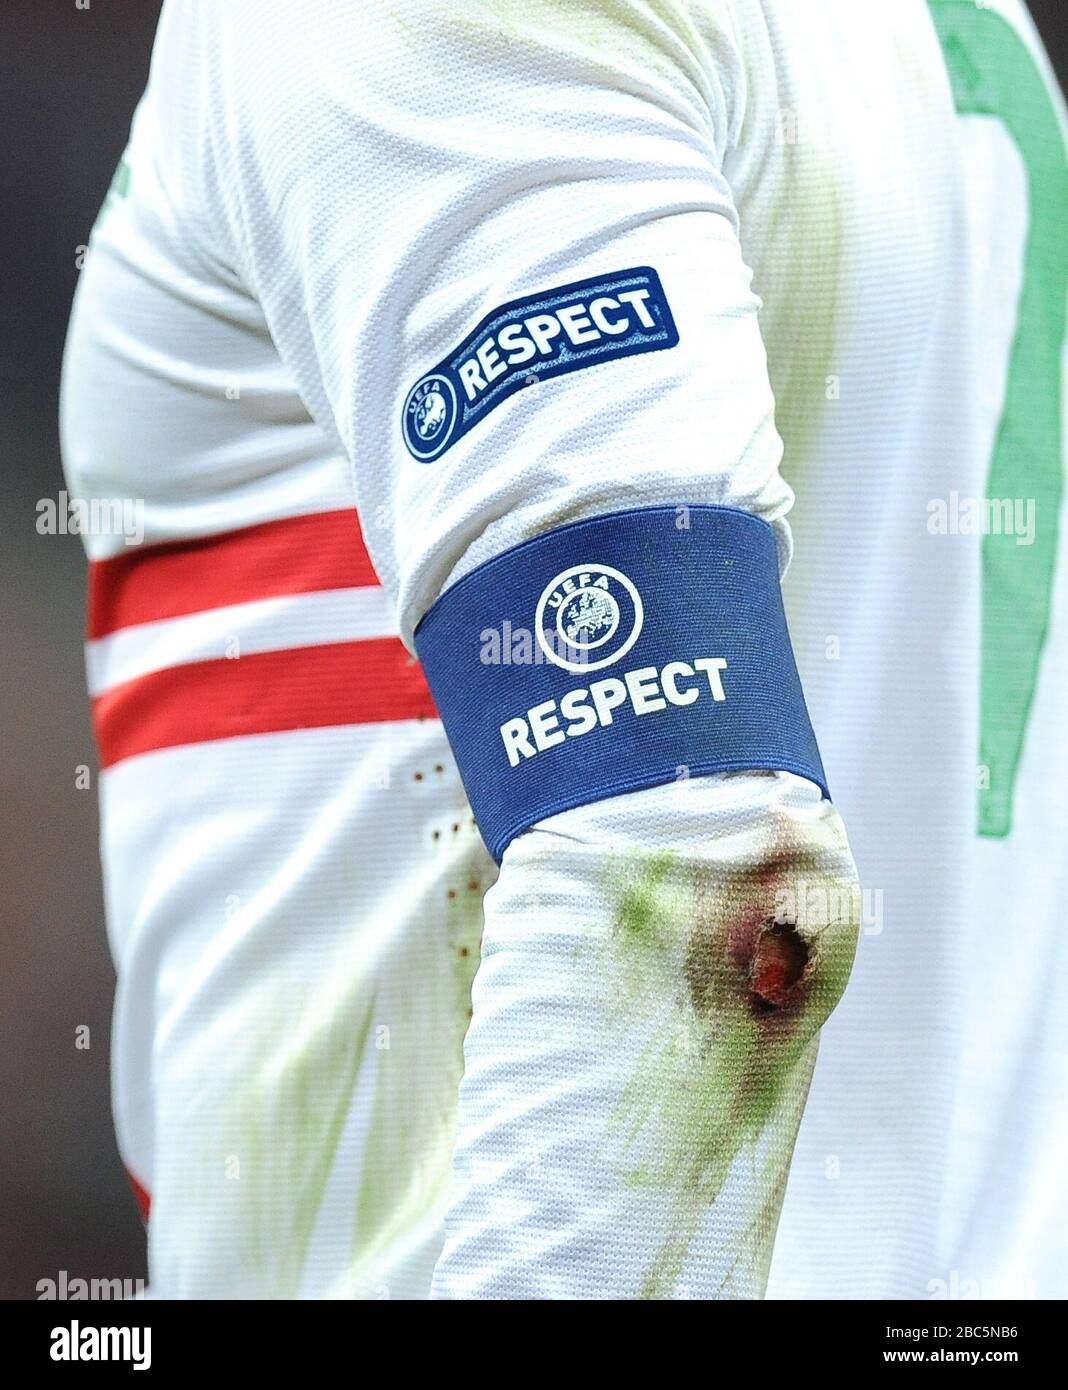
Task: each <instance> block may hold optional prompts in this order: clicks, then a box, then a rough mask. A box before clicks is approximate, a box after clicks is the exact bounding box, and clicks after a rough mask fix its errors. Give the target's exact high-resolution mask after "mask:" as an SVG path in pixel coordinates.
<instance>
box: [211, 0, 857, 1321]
mask: <svg viewBox="0 0 1068 1390" xmlns="http://www.w3.org/2000/svg"><path fill="white" fill-rule="evenodd" d="M203 9H204V14H205V16H206V15H208V14H209V13H210V15H211V16H212V17H211V18H210V20H209V19H206V18H205V19H203V20H202V21H200V22H203V23H204V24H205V25H206V26H207V27H208V28H209V29H210V30H211V33H210V35H209V38H208V39H206V40H205V41H206V42H210V43H211V44H212V45H213V46H215V47H216V48H217V53H218V59H219V71H221V73H222V74H223V76H222V78H221V79H220V91H219V93H218V94H217V96H216V97H215V98H214V101H215V106H214V107H213V110H215V112H216V114H215V115H214V117H213V118H212V120H211V121H210V122H209V123H208V128H207V130H206V135H205V140H206V142H207V143H208V144H210V147H211V155H212V158H213V159H214V160H215V161H216V167H217V168H218V169H219V170H220V171H221V174H220V176H219V179H218V182H217V185H216V186H215V187H213V188H212V189H211V190H209V193H210V196H211V197H213V198H215V199H217V200H218V204H219V206H220V208H221V209H222V210H223V212H224V214H225V216H226V217H227V218H228V219H229V221H230V224H231V225H232V226H233V227H234V229H235V241H236V242H237V243H238V244H239V245H240V247H241V258H242V266H241V269H242V273H243V274H244V275H245V276H246V278H247V279H248V280H249V282H250V283H251V286H252V288H253V290H254V292H255V293H256V295H257V298H259V299H260V301H261V302H262V304H263V305H264V306H265V309H266V312H267V316H268V321H269V324H270V328H271V332H272V335H273V336H274V337H275V340H276V341H277V343H278V344H279V347H280V349H281V351H282V353H283V355H284V356H285V358H286V360H287V363H288V364H289V365H290V367H291V368H292V369H293V370H294V371H295V372H296V374H297V376H298V379H299V382H300V385H301V389H302V392H303V394H304V396H305V398H306V400H307V401H308V402H309V404H310V406H311V408H312V410H313V412H314V413H315V414H316V416H317V418H319V419H320V420H321V422H322V423H323V425H324V428H326V429H328V430H329V431H331V432H333V433H335V434H336V436H337V438H338V439H339V441H340V442H341V444H342V445H343V446H344V448H345V449H346V451H347V452H348V454H349V456H350V458H351V460H352V463H353V467H354V470H355V479H356V488H357V494H358V499H359V504H360V509H361V513H362V516H363V521H364V529H365V533H366V535H367V539H368V542H369V544H370V547H371V550H372V553H373V557H374V560H375V563H376V566H377V568H378V570H379V572H380V574H381V576H382V578H383V581H384V582H385V583H386V585H387V586H388V587H389V589H390V590H391V592H392V594H393V595H394V597H395V600H396V603H397V606H398V611H399V614H400V618H401V626H402V631H403V633H404V634H405V636H406V637H407V639H408V640H409V642H411V643H412V644H413V645H414V647H415V648H416V649H417V650H418V652H419V654H420V656H421V658H422V660H423V662H424V664H425V667H426V670H427V673H428V676H429V679H430V681H431V684H432V687H433V689H434V692H435V696H436V698H437V700H438V703H439V707H440V708H441V711H442V715H443V718H444V720H445V724H446V729H447V732H448V734H449V737H450V740H451V741H452V744H453V747H454V749H455V751H456V755H457V760H458V762H459V765H460V768H461V772H462V774H463V776H464V779H465V784H466V785H467V788H468V792H469V795H470V798H471V801H472V805H473V807H474V810H475V812H476V815H477V816H478V818H479V822H480V826H481V828H482V831H483V834H484V836H485V838H486V840H487V843H488V844H489V845H490V847H491V849H492V850H493V851H494V853H495V854H496V855H497V856H498V858H499V859H500V861H501V873H500V879H499V882H498V884H497V886H496V887H495V888H494V889H493V890H491V892H490V894H489V895H488V897H487V900H486V911H485V937H484V945H483V957H482V964H481V968H480V970H479V972H478V977H477V980H476V983H475V990H474V999H473V1004H474V1016H473V1020H472V1024H471V1028H470V1031H469V1035H468V1038H467V1044H466V1074H465V1078H464V1082H463V1087H462V1092H461V1101H460V1119H459V1133H458V1135H457V1142H456V1194H455V1201H454V1204H453V1207H452V1210H451V1213H450V1216H449V1221H448V1233H447V1243H446V1247H445V1250H444V1253H443V1256H442V1259H441V1262H440V1264H439V1267H438V1270H437V1274H436V1279H435V1293H436V1294H437V1295H438V1296H441V1297H462V1296H498V1295H504V1296H509V1295H512V1296H535V1297H539V1296H612V1295H618V1296H638V1295H645V1296H652V1297H666V1296H672V1295H678V1294H680V1293H681V1294H684V1293H689V1294H691V1295H693V1296H711V1295H715V1294H717V1293H725V1294H745V1295H752V1294H755V1293H759V1292H760V1291H761V1290H762V1289H763V1285H764V1280H765V1277H766V1270H767V1264H768V1260H769V1258H770V1251H771V1242H772V1239H773V1234H774V1229H775V1224H776V1220H777V1216H778V1209H779V1205H780V1202H781V1198H782V1192H783V1188H784V1184H785V1178H786V1173H787V1171H788V1165H789V1159H790V1155H791V1152H792V1147H793V1141H794V1135H795V1132H796V1126H797V1123H798V1120H799V1118H800V1114H801V1110H802V1108H803V1104H804V1098H805V1094H806V1091H807V1086H808V1081H809V1076H810V1073H811V1068H812V1065H813V1061H814V1057H815V1049H816V1040H817V1034H818V1030H819V1027H820V1025H821V1023H822V1022H823V1020H824V1019H825V1018H826V1017H827V1015H828V1013H829V1011H830V1010H831V1008H832V1007H833V1005H834V1003H835V1001H836V1000H837V998H838V996H839V994H840V992H841V990H842V988H843V986H844V983H845V980H846V977H847V975H848V971H849V966H850V962H851V958H852V952H853V945H854V940H855V908H856V902H855V893H854V888H855V876H854V868H853V864H852V859H851V856H850V853H849V848H848V845H847V842H846V838H845V835H844V832H843V829H842V826H841V823H840V821H839V818H838V816H837V814H836V812H835V810H834V808H833V805H832V803H831V802H830V800H829V799H828V797H827V795H826V787H825V779H824V775H823V770H822V768H821V766H820V763H819V756H818V752H817V750H816V745H815V740H814V737H813V734H812V730H811V728H810V726H809V724H808V718H807V714H806V712H805V708H804V701H803V697H802V695H801V692H800V688H799V684H798V680H797V674H796V670H795V668H794V663H793V658H792V654H791V652H790V647H789V640H788V635H787V633H786V629H785V620H784V618H783V616H782V606H781V596H780V593H779V580H780V576H781V573H782V572H783V571H784V570H785V567H786V564H787V562H788V557H789V551H790V534H789V529H788V526H787V522H786V514H787V512H788V510H789V506H790V502H791V494H790V492H789V489H788V488H787V486H786V485H785V483H784V482H783V480H782V478H781V476H780V473H779V467H778V465H779V460H780V455H781V443H780V440H779V438H778V436H777V434H776V430H775V427H774V423H773V402H772V397H771V391H770V388H769V383H768V376H767V370H766V364H765V357H764V352H763V347H762V344H761V339H760V333H759V328H758V323H757V307H758V305H757V300H756V299H755V297H754V295H753V293H752V291H751V288H750V275H749V272H748V270H747V268H746V266H745V264H744V261H743V258H742V255H741V251H740V247H739V239H738V228H737V218H736V213H735V209H734V205H733V201H732V197H731V190H730V186H729V181H728V178H727V176H726V174H725V172H724V171H725V167H726V166H727V165H728V164H729V160H730V156H731V152H732V149H733V148H734V145H735V142H736V141H737V138H738V133H739V129H740V123H741V120H742V116H743V112H744V106H745V81H746V77H745V70H744V66H743V64H742V62H741V58H740V55H739V52H738V49H737V43H736V36H735V34H734V33H733V31H732V29H731V25H730V18H729V6H727V5H725V4H723V5H721V4H719V3H707V4H701V5H697V4H684V3H678V4H675V3H669V4H667V5H662V4H656V5H652V4H643V3H637V2H635V3H623V4H611V5H609V4H598V3H583V4H578V3H568V2H566V0H558V2H556V0H530V2H529V3H525V4H522V5H511V4H502V3H496V2H494V3H490V0H457V3H453V4H450V5H447V6H446V5H441V4H438V3H436V2H435V0H411V2H410V3H404V4H398V5H384V4H383V5H378V4H364V5H360V6H351V7H350V6H339V5H337V4H326V3H322V4H319V3H309V4H306V5H302V6H301V7H299V8H298V7H294V6H292V5H291V4H288V3H282V0H256V3H255V4H252V3H247V4H245V3H235V4H232V5H228V6H226V7H217V9H216V7H210V11H209V7H207V6H205V7H203ZM275 65H276V66H275ZM820 902H822V903H824V904H825V905H826V906H825V908H824V909H822V910H820V909H817V910H815V911H813V910H812V906H811V905H812V904H813V903H820ZM417 1103H418V1098H413V1104H417Z"/></svg>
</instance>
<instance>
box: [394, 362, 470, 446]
mask: <svg viewBox="0 0 1068 1390" xmlns="http://www.w3.org/2000/svg"><path fill="white" fill-rule="evenodd" d="M457 413H458V411H457V403H456V388H455V387H454V386H453V384H452V382H451V381H450V380H449V378H448V377H447V376H444V375H443V374H442V373H441V372H431V373H430V375H429V376H425V377H423V378H422V379H421V380H420V381H417V382H416V384H415V385H414V386H413V387H412V389H411V391H409V393H408V399H407V400H406V401H405V402H404V442H405V444H407V446H408V448H409V450H410V451H411V452H412V453H413V454H414V455H415V457H416V458H417V459H420V460H421V461H422V462H429V461H430V459H435V458H437V456H438V455H439V454H440V453H441V452H442V451H443V450H444V449H446V448H447V447H448V444H449V440H450V439H451V438H452V434H453V430H454V429H455V428H456V418H457Z"/></svg>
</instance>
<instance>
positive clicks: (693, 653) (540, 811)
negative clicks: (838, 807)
mask: <svg viewBox="0 0 1068 1390" xmlns="http://www.w3.org/2000/svg"><path fill="white" fill-rule="evenodd" d="M415 645H416V650H417V652H418V654H419V659H420V661H421V662H422V663H423V668H424V670H425V671H426V675H427V679H428V681H429V682H430V688H431V690H432V692H433V695H434V699H435V701H436V703H437V706H438V710H439V712H440V714H441V718H442V722H443V723H444V725H445V732H446V733H447V734H448V736H449V741H450V743H451V744H452V748H453V752H454V754H455V756H456V761H457V763H458V765H459V768H460V774H461V776H462V778H463V782H464V786H465V788H466V789H467V795H468V798H469V799H470V802H471V807H472V810H473V811H474V813H475V819H476V820H477V822H478V825H479V829H480V830H481V832H482V836H483V838H484V840H485V841H486V844H487V846H488V847H489V849H490V852H491V853H492V854H493V857H494V858H495V859H496V860H497V861H498V862H500V860H501V857H502V856H503V854H504V851H505V849H506V848H507V846H508V844H509V843H510V842H511V841H512V840H513V839H514V838H515V837H516V836H517V835H519V834H521V833H522V832H523V831H524V830H527V829H529V828H530V826H532V825H534V824H536V823H537V822H538V821H541V820H544V819H545V818H546V817H547V816H551V815H554V814H556V813H557V812H558V811H565V810H569V809H571V808H572V807H575V806H582V805H585V804H587V803H588V802H591V801H599V800H601V799H602V798H604V797H609V796H617V795H619V794H620V793H622V792H629V791H637V790H639V789H641V788H643V787H652V786H656V785H658V784H660V783H663V782H671V781H675V780H676V779H677V778H680V777H684V776H691V777H698V776H703V775H706V774H708V773H712V772H736V771H750V770H756V769H770V770H773V771H780V772H793V773H796V774H797V775H798V776H800V777H806V778H808V780H809V781H810V782H814V783H815V784H816V785H817V786H818V787H819V788H820V789H821V791H822V792H823V794H824V796H827V795H828V791H827V784H826V778H825V776H824V772H823V765H822V763H821V761H820V755H819V749H818V748H817V746H816V738H815V735H814V733H813V731H812V724H811V722H810V720H809V716H808V710H807V709H806V707H805V699H804V695H803V693H802V690H801V681H800V678H799V677H798V674H797V667H796V665H795V662H794V656H793V650H792V648H791V646H790V635H789V632H788V630H787V626H786V614H785V612H784V610H783V603H782V592H781V590H780V587H779V567H778V554H777V548H776V544H775V535H774V532H773V531H772V529H771V527H770V526H769V525H768V524H767V523H766V522H764V521H762V520H760V519H759V518H758V517H754V516H751V515H750V514H749V513H747V512H740V511H735V510H733V509H731V508H728V507H678V508H676V507H649V508H642V509H641V510H637V511H627V512H616V513H613V514H612V515H609V516H602V517H596V518H594V519H593V520H590V521H579V522H575V523H574V524H572V525H569V526H563V527H561V528H560V529H559V530H557V531H550V532H549V533H547V534H546V535H543V536H538V537H536V538H535V539H534V540H530V541H525V542H524V543H523V544H522V545H518V546H516V547H515V548H514V549H512V550H509V551H506V552H505V553H504V554H503V555H498V556H496V557H495V558H494V559H492V560H489V561H488V562H487V563H486V564H484V565H480V566H479V567H478V568H477V569H475V570H472V571H471V572H470V573H469V574H466V575H465V576H464V577H463V578H462V579H460V580H459V581H458V582H457V583H456V584H454V585H453V586H452V588H451V589H448V590H447V591H446V592H445V593H444V594H442V596H441V597H440V598H439V599H438V601H437V603H435V604H434V606H433V607H432V608H431V609H430V610H429V612H428V613H427V614H426V615H425V617H424V618H423V621H422V622H421V623H420V625H419V627H418V629H417V631H416V634H415Z"/></svg>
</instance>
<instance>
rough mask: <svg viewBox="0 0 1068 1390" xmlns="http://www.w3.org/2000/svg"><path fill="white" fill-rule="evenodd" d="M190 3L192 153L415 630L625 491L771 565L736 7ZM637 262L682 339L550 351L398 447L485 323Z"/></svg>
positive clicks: (462, 1) (770, 471)
mask: <svg viewBox="0 0 1068 1390" xmlns="http://www.w3.org/2000/svg"><path fill="white" fill-rule="evenodd" d="M203 8H204V10H205V11H209V9H210V10H211V13H210V15H209V16H208V17H207V18H206V19H205V20H204V21H203V22H204V23H206V24H209V25H210V26H211V28H212V32H211V33H209V34H208V35H206V36H204V38H203V40H202V41H203V42H204V43H205V44H210V45H211V46H212V48H213V49H214V50H215V62H216V70H217V72H218V74H219V76H218V79H217V85H216V87H215V88H214V89H213V90H212V91H211V93H210V94H209V96H208V99H207V111H206V115H205V118H204V122H203V129H204V135H203V139H204V144H205V149H204V150H202V151H194V152H193V153H192V156H191V157H193V158H195V159H198V160H200V161H201V162H202V164H203V168H204V169H205V170H206V171H214V172H213V173H210V172H209V173H205V174H204V175H203V176H202V177H203V178H206V179H208V180H209V183H210V185H211V186H209V187H208V189H207V190H206V197H207V198H208V199H209V200H214V201H216V202H217V203H218V204H219V205H220V206H221V209H222V219H223V220H224V221H225V223H226V224H227V225H228V226H229V227H230V228H231V229H232V238H233V244H234V246H235V248H236V249H235V254H236V255H237V256H238V257H239V258H240V261H241V267H240V268H241V270H242V273H243V275H244V276H245V278H246V280H247V282H248V284H249V286H250V288H251V289H252V292H253V293H254V295H255V296H256V298H257V299H258V301H259V303H260V305H261V306H262V307H263V309H264V312H265V314H266V317H267V321H268V324H269V327H270V331H271V334H272V336H273V338H274V340H275V342H276V344H277V345H278V348H279V350H280V352H281V353H282V355H283V357H284V358H285V360H286V363H287V365H288V366H289V367H290V368H291V369H292V371H293V372H294V373H295V375H296V378H297V380H298V383H299V386H300V389H301V392H302V394H303V395H304V398H305V400H306V401H307V402H308V403H309V405H310V407H311V409H312V411H313V413H314V414H315V415H316V417H317V418H318V419H319V420H320V422H321V423H322V424H323V425H324V427H325V428H327V429H328V430H329V431H330V433H331V434H332V435H334V436H335V437H336V438H337V439H338V440H339V441H340V443H341V445H342V446H343V447H344V449H345V451H346V453H347V454H348V456H349V458H350V460H351V462H352V466H353V469H354V475H355V486H356V495H357V501H358V505H359V508H360V512H361V517H362V518H363V523H364V529H365V534H366V537H367V540H368V544H369V547H370V550H371V553H372V556H373V559H374V561H375V566H376V568H377V570H378V572H379V574H380V576H381V578H382V581H383V583H384V584H385V586H386V587H387V589H389V590H390V592H391V593H392V594H393V595H394V596H395V599H396V603H397V607H398V612H399V616H400V624H401V632H402V635H403V636H404V637H405V639H406V640H408V641H410V640H411V636H412V633H413V631H414V628H415V626H416V625H417V623H418V621H419V619H420V618H421V616H422V615H423V613H424V612H425V611H426V609H427V608H428V607H429V606H430V605H431V604H432V603H433V601H434V600H435V598H436V597H437V596H438V595H439V594H440V592H441V591H442V590H443V589H444V588H445V587H447V586H448V585H449V584H451V583H453V582H455V580H456V579H457V578H459V577H460V575H462V574H463V573H465V572H466V571H467V570H469V569H470V568H473V567H474V566H475V565H477V564H478V563H480V562H481V561H483V560H486V559H488V558H490V557H492V556H494V555H496V554H498V553H500V552H501V551H503V550H506V549H508V548H509V547H511V546H513V545H514V544H516V543H517V542H519V541H521V540H524V539H527V538H528V537H530V536H533V535H537V534H539V533H541V532H543V531H546V530H549V529H552V528H554V527H556V526H559V525H561V524H562V523H564V522H567V521H572V520H576V519H579V518H582V517H585V516H591V515H592V516H596V515H600V514H602V513H604V512H605V511H609V510H612V509H613V508H617V509H618V508H621V507H627V506H635V507H637V506H653V505H657V504H665V505H676V504H679V503H683V504H686V503H692V504H697V503H711V504H716V503H719V504H726V505H731V506H737V507H741V508H743V509H746V510H750V511H753V512H755V513H757V514H758V515H760V516H762V517H764V518H765V519H767V520H768V521H770V522H772V523H773V524H774V525H776V526H778V527H779V532H780V541H781V547H782V551H783V557H784V559H785V555H786V548H787V544H788V541H787V531H786V527H785V525H784V524H783V523H782V518H783V517H784V516H785V514H786V512H787V511H788V509H789V506H790V502H791V500H792V499H791V494H790V491H789V489H788V487H787V486H786V485H785V483H784V482H783V480H782V478H781V476H780V474H779V472H778V464H779V460H780V457H781V452H782V450H781V443H780V440H779V438H778V436H777V434H776V430H775V426H774V418H773V401H772V395H771V390H770V387H769V382H768V374H767V366H766V360H765V355H764V350H763V345H762V343H761V339H760V332H759V328H758V323H757V310H758V307H759V302H758V300H757V298H756V296H755V295H754V293H753V291H752V288H751V284H750V281H751V276H750V272H749V270H748V268H747V267H746V265H745V262H744V260H743V257H742V254H741V250H740V246H739V239H738V219H737V213H736V210H735V207H734V203H733V200H732V197H731V192H730V188H729V186H728V183H727V179H726V177H725V175H724V173H723V166H724V161H725V159H726V158H727V156H728V155H729V152H730V150H731V148H732V144H733V143H734V141H735V140H736V139H737V135H738V128H739V124H740V121H741V119H742V115H743V111H744V101H745V85H744V68H743V66H742V63H741V61H740V58H739V54H738V52H737V51H736V48H735V43H734V38H733V33H732V30H731V27H730V23H729V18H728V8H727V6H725V5H723V4H720V3H708V4H703V5H695V6H691V5H688V4H681V3H668V4H657V5H650V4H642V3H623V4H612V5H605V4H592V5H581V6H580V5H577V4H573V3H570V0H534V2H533V3H531V4H526V5H512V4H503V3H493V2H492V0H458V3H455V4H451V5H448V6H444V5H440V4H438V3H436V2H435V0H407V2H406V3H403V4H394V5H385V4H379V3H367V4H361V5H359V6H345V5H340V6H339V5H336V4H325V3H320V0H311V3H309V4H306V5H302V6H301V7H300V10H299V14H298V11H297V9H296V8H295V7H294V6H292V5H288V4H283V3H278V2H277V0H265V3H263V4H260V3H256V4H246V3H243V0H238V3H236V4H233V5H227V6H219V7H208V6H204V7H203ZM216 28H217V32H215V30H216ZM635 267H650V268H652V270H653V271H655V272H656V274H657V276H658V277H659V280H660V282H661V284H662V286H663V292H664V296H665V298H666V301H667V304H668V305H669V307H670V311H671V314H672V315H673V318H674V322H675V324H676V327H677V331H678V344H677V346H675V347H673V348H670V349H668V350H664V351H659V352H650V353H640V354H634V355H631V356H622V357H617V358H614V359H613V360H609V361H604V362H597V361H596V359H587V361H588V362H591V365H588V366H585V367H584V368H583V369H581V370H573V371H570V372H568V373H566V374H561V375H558V376H555V377H553V378H551V379H546V380H544V381H541V380H538V379H537V378H538V373H537V371H536V366H537V362H538V360H540V355H539V357H538V358H535V359H534V363H533V366H534V368H535V369H534V370H532V371H531V372H530V373H529V377H528V379H529V378H531V377H532V378H533V379H534V380H533V381H532V384H531V386H530V387H529V388H528V389H524V390H521V391H514V392H512V393H511V394H508V395H506V396H504V397H503V398H502V399H500V402H499V403H498V404H496V405H495V406H493V407H492V408H491V409H488V410H486V411H484V412H483V413H482V415H481V417H480V419H479V420H478V422H477V423H475V424H474V425H473V426H472V427H471V428H470V429H469V430H468V431H467V432H466V433H464V434H463V436H462V438H459V439H458V440H457V442H456V443H454V444H453V445H452V446H451V447H450V448H449V449H448V450H447V452H444V453H442V454H441V455H440V456H438V457H437V458H435V459H433V460H432V461H430V462H425V461H422V460H420V459H418V458H415V457H413V455H412V453H411V452H409V449H408V448H407V447H406V444H405V436H404V427H403V422H404V416H405V405H406V401H407V398H408V395H409V392H410V390H411V388H412V386H413V383H415V382H417V381H418V380H419V379H420V377H421V376H423V375H425V374H427V373H429V372H430V371H431V370H432V369H433V368H434V367H435V365H436V364H438V363H440V362H441V361H442V360H443V359H445V358H447V357H448V356H449V354H450V353H452V352H453V351H454V350H455V349H457V348H458V347H459V346H460V345H461V344H463V343H464V342H465V340H467V339H468V337H469V336H470V335H471V334H472V333H473V331H474V330H475V329H476V328H477V327H478V325H479V324H480V323H482V322H483V321H484V320H486V319H487V317H489V316H491V315H492V314H493V313H494V312H495V311H496V310H497V309H499V308H500V306H503V305H508V304H512V303H514V302H515V301H519V300H523V299H525V298H528V297H532V296H538V295H545V294H547V293H548V292H550V291H553V290H556V289H558V288H560V287H564V286H570V285H576V284H580V283H582V282H585V281H590V280H592V279H594V278H595V277H612V276H615V275H618V274H619V273H620V272H623V271H627V270H630V269H632V268H635ZM489 361H490V364H491V365H490V370H493V369H494V367H496V366H498V364H497V363H496V362H495V361H494V360H493V357H492V356H491V357H490V358H489Z"/></svg>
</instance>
